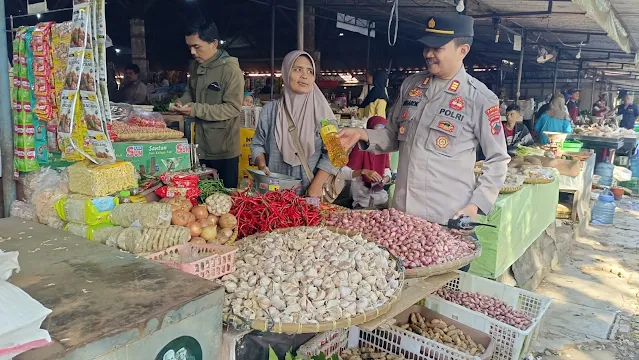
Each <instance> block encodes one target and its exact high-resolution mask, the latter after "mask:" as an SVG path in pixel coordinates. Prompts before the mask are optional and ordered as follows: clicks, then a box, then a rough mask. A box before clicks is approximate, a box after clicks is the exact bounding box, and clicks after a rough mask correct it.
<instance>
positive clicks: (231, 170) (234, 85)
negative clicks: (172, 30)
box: [175, 21, 244, 188]
mask: <svg viewBox="0 0 639 360" xmlns="http://www.w3.org/2000/svg"><path fill="white" fill-rule="evenodd" d="M218 40H219V33H218V31H217V26H215V23H214V22H212V21H208V22H204V23H202V24H195V25H192V26H190V27H189V28H188V29H187V31H186V44H187V45H188V46H189V49H190V50H191V55H193V58H194V59H195V62H194V63H193V64H192V65H191V68H190V71H189V73H190V75H191V77H190V78H189V80H188V84H187V87H186V91H185V92H184V95H183V96H182V97H181V98H180V99H179V100H177V101H176V103H175V108H176V110H177V111H178V112H180V113H181V114H183V115H185V116H191V117H194V118H195V119H196V120H195V142H196V143H197V144H199V147H198V156H199V158H200V162H201V163H202V164H204V165H206V166H208V167H210V168H213V169H216V170H217V171H218V174H219V175H220V178H221V179H222V180H223V181H224V186H226V187H227V188H235V187H237V182H238V166H239V157H240V120H239V116H240V111H241V109H242V99H243V97H244V74H243V73H242V70H241V69H240V65H239V62H238V60H237V58H234V57H231V56H229V54H228V53H227V52H226V51H224V50H220V49H218V44H219V42H218Z"/></svg>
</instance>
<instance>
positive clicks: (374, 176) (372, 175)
mask: <svg viewBox="0 0 639 360" xmlns="http://www.w3.org/2000/svg"><path fill="white" fill-rule="evenodd" d="M362 175H366V177H367V178H369V179H370V181H372V182H380V181H382V180H384V178H383V177H382V175H380V174H379V173H377V171H374V170H368V169H365V170H362Z"/></svg>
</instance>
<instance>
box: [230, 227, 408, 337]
mask: <svg viewBox="0 0 639 360" xmlns="http://www.w3.org/2000/svg"><path fill="white" fill-rule="evenodd" d="M238 247H239V250H238V252H237V255H236V261H235V267H236V270H235V271H234V272H233V274H229V275H226V276H224V277H223V278H222V281H223V283H224V286H225V288H226V292H227V294H226V297H225V309H224V311H225V313H226V314H229V315H236V316H239V317H242V318H245V319H250V320H255V319H257V320H271V321H273V322H282V323H297V324H305V323H318V322H325V321H335V320H339V319H343V318H349V317H353V316H356V315H358V314H362V313H364V312H367V311H369V310H373V309H375V308H376V307H379V306H381V305H383V304H384V303H386V302H388V301H389V300H390V298H391V296H393V295H396V291H398V290H399V289H398V288H399V286H400V281H399V279H400V272H399V271H398V270H397V268H398V266H397V262H396V260H395V259H393V258H391V255H390V253H389V252H388V251H386V250H384V249H382V248H380V247H378V246H377V245H376V244H375V243H373V242H368V241H367V240H366V239H364V238H362V237H361V236H359V235H357V236H353V237H349V236H346V235H341V234H338V233H336V232H333V231H330V230H327V229H325V228H321V227H300V228H296V229H294V230H291V231H289V232H287V233H278V232H272V233H269V234H267V235H265V236H264V235H262V237H260V238H255V237H254V238H247V239H245V240H243V241H241V242H240V243H239V246H238Z"/></svg>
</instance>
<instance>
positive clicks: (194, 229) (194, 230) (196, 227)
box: [186, 222, 202, 237]
mask: <svg viewBox="0 0 639 360" xmlns="http://www.w3.org/2000/svg"><path fill="white" fill-rule="evenodd" d="M186 227H187V228H189V231H191V236H192V237H197V236H200V234H201V233H202V226H200V224H199V223H197V222H192V223H188V224H187V225H186Z"/></svg>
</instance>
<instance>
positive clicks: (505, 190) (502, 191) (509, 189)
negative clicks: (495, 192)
mask: <svg viewBox="0 0 639 360" xmlns="http://www.w3.org/2000/svg"><path fill="white" fill-rule="evenodd" d="M523 187H524V186H523V185H519V186H511V187H503V188H501V189H499V193H500V194H511V193H514V192H517V191H519V190H521V189H523Z"/></svg>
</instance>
